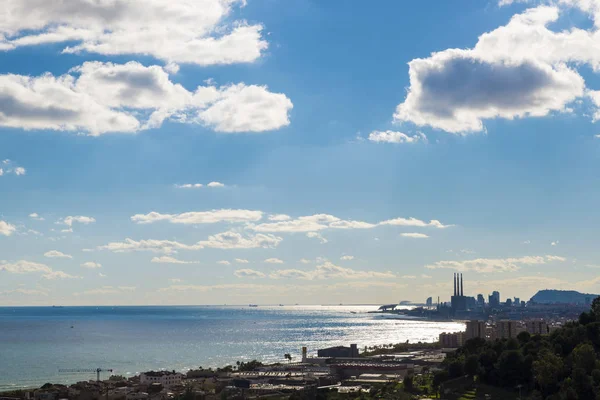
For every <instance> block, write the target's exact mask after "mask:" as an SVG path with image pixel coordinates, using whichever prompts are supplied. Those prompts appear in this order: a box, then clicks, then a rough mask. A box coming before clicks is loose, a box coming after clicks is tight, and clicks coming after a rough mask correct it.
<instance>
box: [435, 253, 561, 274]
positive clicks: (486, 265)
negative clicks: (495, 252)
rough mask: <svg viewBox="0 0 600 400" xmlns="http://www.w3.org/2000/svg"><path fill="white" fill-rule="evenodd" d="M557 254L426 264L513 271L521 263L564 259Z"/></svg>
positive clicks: (466, 268)
mask: <svg viewBox="0 0 600 400" xmlns="http://www.w3.org/2000/svg"><path fill="white" fill-rule="evenodd" d="M565 260H566V259H565V258H563V257H558V256H552V255H548V256H525V257H519V258H477V259H474V260H464V261H438V262H436V263H433V264H429V265H426V266H425V268H429V269H454V270H457V271H463V272H466V271H474V272H479V273H493V272H514V271H518V270H519V269H521V266H523V265H541V264H546V262H553V261H565Z"/></svg>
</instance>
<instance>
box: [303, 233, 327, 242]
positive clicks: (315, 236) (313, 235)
mask: <svg viewBox="0 0 600 400" xmlns="http://www.w3.org/2000/svg"><path fill="white" fill-rule="evenodd" d="M306 237H309V238H311V239H318V240H319V241H320V242H321V243H322V244H325V243H327V242H328V240H327V239H325V238H324V237H323V235H321V234H320V233H319V232H306Z"/></svg>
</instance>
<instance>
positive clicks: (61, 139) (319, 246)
mask: <svg viewBox="0 0 600 400" xmlns="http://www.w3.org/2000/svg"><path fill="white" fill-rule="evenodd" d="M4 3H5V5H4V6H3V7H2V9H0V59H1V61H2V62H1V63H0V193H1V195H0V306H11V305H53V304H56V305H101V304H106V305H144V304H152V305H161V304H164V305H167V304H186V305H189V304H248V303H257V304H279V303H283V304H295V303H299V304H338V303H344V304H361V303H362V304H378V303H380V304H384V303H395V302H398V301H400V300H413V301H416V302H424V301H425V298H427V297H429V296H432V297H434V298H437V296H440V298H441V300H442V301H445V300H448V299H449V297H450V295H451V292H452V285H453V282H452V276H453V273H454V272H461V273H463V274H464V283H465V288H464V291H465V294H468V295H473V296H476V295H477V294H478V293H482V294H484V295H485V296H487V294H489V293H491V292H492V291H493V290H498V291H500V293H501V296H502V299H505V298H507V297H513V296H517V297H520V298H521V299H529V298H530V297H531V296H532V295H533V294H535V293H536V292H537V291H538V290H540V289H572V290H578V291H581V292H585V293H600V277H599V276H598V271H599V270H598V268H600V256H599V255H598V253H597V251H596V249H597V246H598V244H597V241H598V238H597V234H598V229H597V227H598V226H599V224H600V213H598V212H597V209H598V204H599V200H600V185H599V183H600V168H598V165H599V162H600V127H599V126H598V124H597V120H599V119H600V79H599V77H600V76H599V74H598V71H600V33H599V32H600V31H599V30H598V28H600V0H589V1H583V0H558V1H544V0H539V1H538V0H529V1H513V0H500V1H498V0H484V1H481V0H467V1H462V2H439V1H434V0H423V1H418V2H397V1H392V0H386V1H379V2H376V4H373V2H345V1H341V0H334V1H327V2H323V1H317V0H286V1H282V0H267V1H257V0H247V1H242V0H200V1H194V2H189V1H184V0H179V1H173V0H143V1H142V0H134V1H125V0H116V1H104V0H101V1H97V2H94V4H92V3H90V2H89V1H87V0H73V1H71V2H69V3H68V4H67V3H65V2H61V1H54V0H48V1H46V2H43V4H42V2H39V1H34V0H6V1H5V2H4ZM34 5H35V6H34ZM32 10H33V11H32Z"/></svg>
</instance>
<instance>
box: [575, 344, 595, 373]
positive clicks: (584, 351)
mask: <svg viewBox="0 0 600 400" xmlns="http://www.w3.org/2000/svg"><path fill="white" fill-rule="evenodd" d="M573 361H574V363H575V368H581V369H583V370H585V372H586V373H587V374H590V373H592V370H593V369H594V367H595V366H596V352H595V351H594V348H593V347H592V345H591V344H588V343H582V344H580V345H579V346H577V347H575V349H574V350H573Z"/></svg>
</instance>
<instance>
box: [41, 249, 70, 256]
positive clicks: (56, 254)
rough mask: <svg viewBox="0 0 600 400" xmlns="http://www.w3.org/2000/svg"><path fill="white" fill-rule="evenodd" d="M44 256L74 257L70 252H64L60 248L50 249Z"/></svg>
mask: <svg viewBox="0 0 600 400" xmlns="http://www.w3.org/2000/svg"><path fill="white" fill-rule="evenodd" d="M44 257H48V258H73V256H72V255H70V254H65V253H62V252H60V251H58V250H50V251H47V252H45V253H44Z"/></svg>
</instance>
